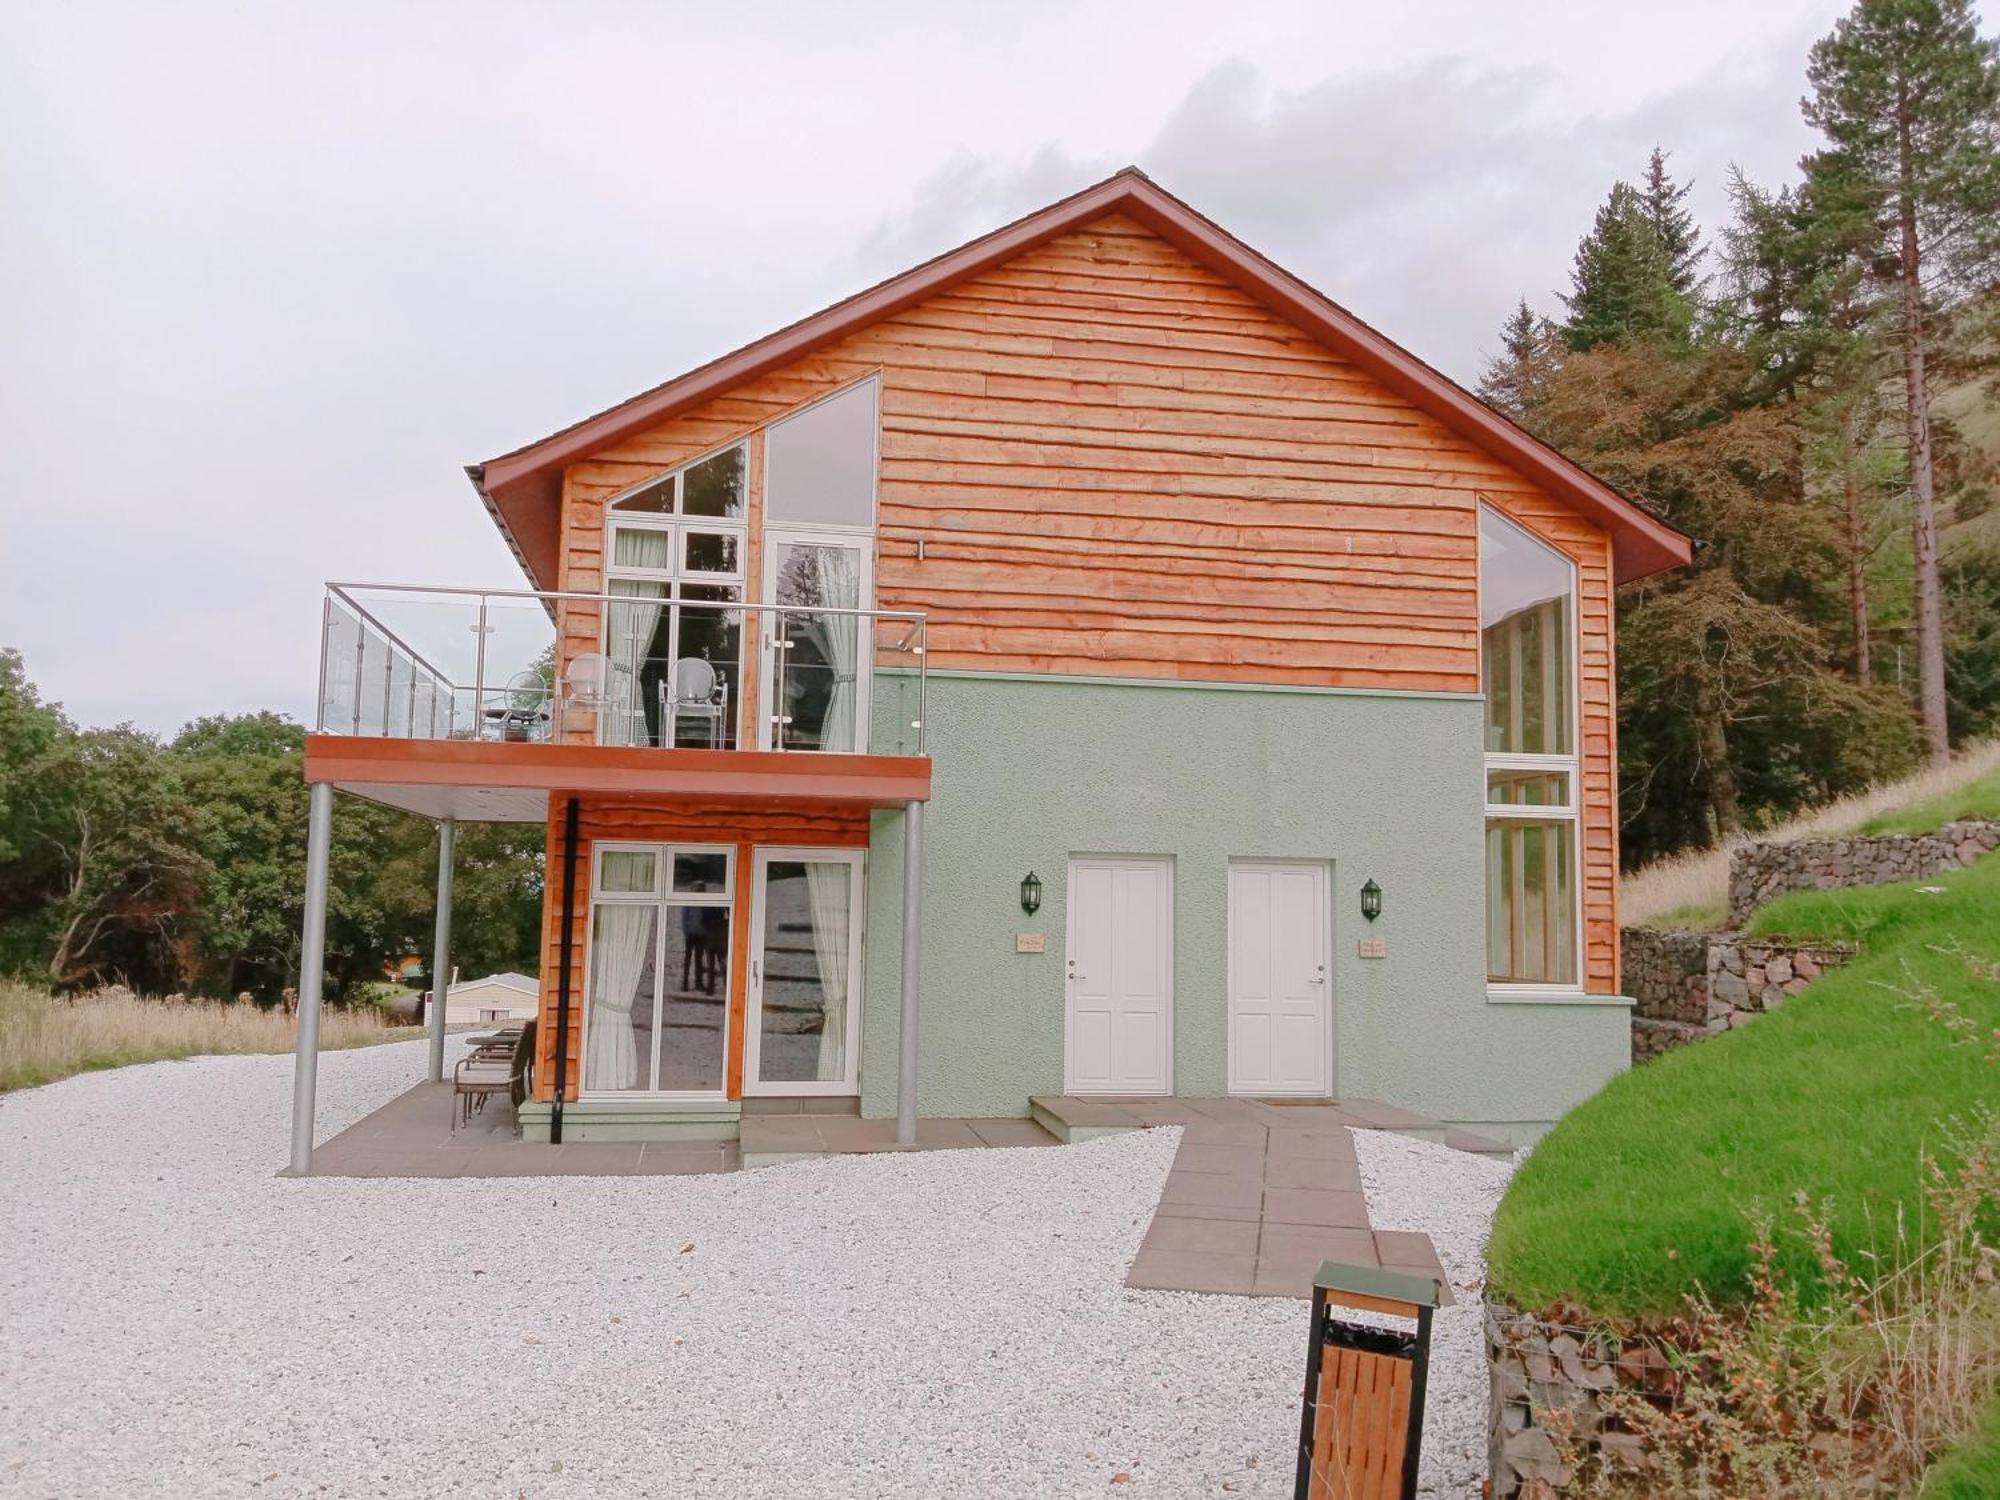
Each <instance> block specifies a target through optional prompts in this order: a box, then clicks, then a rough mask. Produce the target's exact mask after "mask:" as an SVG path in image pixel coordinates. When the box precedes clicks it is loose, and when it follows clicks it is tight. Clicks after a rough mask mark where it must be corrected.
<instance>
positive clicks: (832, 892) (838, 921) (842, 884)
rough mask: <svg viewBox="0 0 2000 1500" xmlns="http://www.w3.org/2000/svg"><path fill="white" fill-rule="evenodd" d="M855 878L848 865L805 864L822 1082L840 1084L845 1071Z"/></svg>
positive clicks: (828, 862)
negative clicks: (819, 1004) (819, 1001)
mask: <svg viewBox="0 0 2000 1500" xmlns="http://www.w3.org/2000/svg"><path fill="white" fill-rule="evenodd" d="M853 876H854V869H853V866H851V865H849V864H846V863H845V862H839V863H836V862H834V861H831V860H819V859H815V860H807V861H806V894H807V897H808V898H809V900H810V901H811V903H812V922H813V960H814V962H815V963H817V964H818V966H819V989H820V994H821V996H822V997H823V998H824V1001H825V1017H826V1019H825V1021H824V1023H823V1025H822V1027H821V1030H820V1034H819V1072H818V1074H817V1075H816V1076H817V1077H818V1079H819V1081H820V1082H821V1083H833V1082H836V1081H838V1080H839V1079H841V1078H843V1077H845V1076H846V1073H847V961H848V941H847V939H848V932H849V929H850V928H851V926H852V913H853V910H854V905H853V890H852V888H853Z"/></svg>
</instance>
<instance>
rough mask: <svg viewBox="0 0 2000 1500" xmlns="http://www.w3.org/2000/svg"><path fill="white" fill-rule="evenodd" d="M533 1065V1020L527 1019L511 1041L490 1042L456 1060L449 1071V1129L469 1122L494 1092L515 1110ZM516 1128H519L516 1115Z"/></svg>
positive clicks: (525, 1091)
mask: <svg viewBox="0 0 2000 1500" xmlns="http://www.w3.org/2000/svg"><path fill="white" fill-rule="evenodd" d="M534 1065H535V1023H534V1022H533V1021H530V1022H528V1023H527V1024H526V1025H524V1026H523V1027H522V1028H521V1034H520V1036H519V1037H518V1038H516V1039H515V1040H514V1041H513V1042H512V1043H511V1044H509V1043H506V1042H490V1043H488V1044H487V1045H485V1046H483V1047H478V1048H475V1049H474V1050H473V1051H472V1052H470V1053H468V1054H467V1055H466V1056H464V1057H462V1058H460V1059H459V1062H458V1066H457V1067H455V1068H453V1069H452V1070H451V1128H452V1129H453V1130H454V1131H456V1130H457V1129H458V1127H459V1126H461V1125H469V1124H471V1123H472V1117H473V1115H475V1114H477V1113H478V1112H480V1111H481V1110H484V1109H485V1108H486V1101H487V1100H488V1099H490V1098H491V1097H492V1096H493V1095H495V1094H505V1095H506V1096H507V1098H508V1101H509V1102H510V1103H511V1104H512V1105H513V1106H514V1108H515V1110H516V1111H517V1112H518V1111H519V1109H520V1107H521V1104H522V1102H523V1101H524V1100H526V1099H527V1097H528V1088H529V1085H530V1082H531V1074H532V1072H533V1069H534ZM515 1123H516V1128H517V1129H518V1128H519V1118H518V1114H517V1117H516V1122H515Z"/></svg>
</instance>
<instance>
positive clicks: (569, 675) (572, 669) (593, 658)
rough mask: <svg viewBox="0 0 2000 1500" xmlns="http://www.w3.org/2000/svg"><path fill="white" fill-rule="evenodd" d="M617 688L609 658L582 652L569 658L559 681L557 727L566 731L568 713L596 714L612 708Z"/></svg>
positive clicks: (595, 652)
mask: <svg viewBox="0 0 2000 1500" xmlns="http://www.w3.org/2000/svg"><path fill="white" fill-rule="evenodd" d="M617 687H618V683H617V674H616V673H614V672H613V670H612V662H611V658H610V657H608V656H606V655H604V654H603V653H602V652H601V651H585V652H583V653H581V654H580V655H577V656H574V657H572V658H571V659H570V663H569V665H568V666H567V667H565V668H564V669H563V674H562V681H561V683H560V684H559V685H558V691H559V694H560V697H559V700H558V703H557V713H558V716H559V724H558V727H559V728H560V729H561V730H563V731H564V732H567V731H568V729H569V727H570V722H569V715H570V710H571V709H580V710H582V711H583V712H585V713H591V714H597V713H601V712H602V711H603V710H604V709H605V708H607V707H611V706H614V705H615V704H616V702H617Z"/></svg>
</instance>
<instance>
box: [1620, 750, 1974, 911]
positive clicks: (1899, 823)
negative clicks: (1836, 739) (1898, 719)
mask: <svg viewBox="0 0 2000 1500" xmlns="http://www.w3.org/2000/svg"><path fill="white" fill-rule="evenodd" d="M1959 817H2000V739H1989V740H1983V741H1980V742H1977V743H1975V744H1971V745H1968V746H1966V747H1965V748H1964V749H1963V750H1961V751H1960V752H1959V753H1958V755H1957V756H1956V757H1954V758H1953V760H1952V762H1951V764H1950V765H1948V766H1942V767H1935V768H1932V769H1929V770H1925V771H1920V772H1918V773H1917V774H1915V775H1913V776H1905V777H1901V778H1898V779H1896V780H1894V781H1885V782H1882V783H1880V784H1879V785H1876V786H1872V787H1870V788H1868V789H1867V790H1866V791H1862V792H1857V793H1855V794H1854V795H1853V796H1849V797H1842V798H1841V799H1839V800H1838V801H1835V802H1830V803H1827V804H1826V805H1825V806H1823V807H1816V808H1813V809H1811V810H1809V811H1807V812H1804V813H1801V814H1800V815H1799V816H1797V817H1795V818H1790V819H1787V820H1786V821H1784V822H1782V823H1778V824H1776V825H1774V826H1772V827H1769V828H1764V829H1760V830H1756V831H1752V832H1747V833H1745V834H1743V835H1742V836H1740V837H1738V838H1734V839H1730V840H1727V841H1726V842H1724V843H1722V844H1720V845H1718V846H1717V847H1715V848H1712V849H1694V850H1690V851H1688V852H1687V853H1684V854H1677V855H1673V856H1671V857H1669V858H1667V859H1662V860H1656V861H1654V862H1653V863H1652V864H1649V865H1646V866H1645V867H1643V868H1642V869H1638V870H1634V871H1631V872H1630V873H1628V874H1627V875H1625V877H1624V878H1623V880H1622V881H1621V882H1620V883H1619V891H1618V905H1619V915H1620V917H1621V919H1622V920H1624V921H1626V922H1628V923H1631V924H1633V925H1635V926H1643V927H1668V928H1673V927H1680V928H1688V929H1692V930H1694V931H1705V930H1708V929H1712V928H1715V927H1719V926H1721V925H1722V922H1723V917H1724V913H1725V911H1726V909H1727V907H1728V904H1729V856H1730V855H1731V854H1732V853H1734V852H1735V851H1736V850H1737V849H1740V848H1742V847H1743V846H1744V845H1745V844H1748V843H1759V842H1765V841H1771V842H1780V843H1782V842H1785V841H1788V840H1791V839H1805V838H1829V837H1837V836H1839V835H1841V834H1847V833H1922V832H1927V831H1928V830H1930V829H1933V828H1937V827H1940V826H1942V825H1943V824H1945V823H1948V822H1950V821H1951V820H1952V819H1954V818H1959Z"/></svg>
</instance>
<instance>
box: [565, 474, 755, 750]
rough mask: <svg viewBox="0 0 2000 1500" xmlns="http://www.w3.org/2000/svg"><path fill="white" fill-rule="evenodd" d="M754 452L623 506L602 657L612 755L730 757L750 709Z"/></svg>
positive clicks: (631, 497)
mask: <svg viewBox="0 0 2000 1500" xmlns="http://www.w3.org/2000/svg"><path fill="white" fill-rule="evenodd" d="M748 470H749V450H748V449H747V447H746V446H745V445H744V444H742V443H738V444H736V445H735V446H734V447H730V448H724V449H723V450H722V451H721V452H719V453H712V454H710V455H709V456H708V457H707V458H704V459H701V460H699V461H698V462H695V463H692V464H689V465H688V466H687V467H686V468H684V469H677V470H675V471H674V472H673V473H671V474H669V475H667V476H666V477H665V478H664V479H658V480H654V481H653V482H652V483H650V484H647V485H645V486H644V487H643V488H641V489H637V490H634V491H632V492H631V493H630V494H627V495H623V496H620V497H619V498H618V499H616V500H613V501H612V502H611V504H610V506H609V507H608V509H607V513H606V521H607V524H608V530H609V532H610V546H611V552H610V556H609V558H608V559H607V560H606V564H607V565H606V569H605V591H606V592H607V593H610V594H616V595H619V596H620V597H621V598H629V599H631V600H632V601H633V602H632V603H630V604H625V603H618V604H613V605H611V606H610V609H609V613H608V617H607V618H606V620H605V622H604V623H605V630H604V651H605V655H606V656H607V657H609V658H610V662H611V681H610V692H609V699H610V704H609V707H608V708H607V709H606V711H605V712H604V714H603V715H602V716H601V719H600V723H601V726H602V727H601V729H600V731H599V732H600V735H601V737H602V739H603V740H604V742H605V743H607V744H613V745H663V746H669V747H673V746H680V747H683V748H693V749H706V750H728V749H733V748H734V747H735V745H736V719H737V712H738V708H739V706H740V705H741V703H742V701H743V693H742V677H743V611H742V610H740V609H734V608H731V607H729V606H732V605H737V604H741V603H742V602H743V567H744V558H745V556H746V554H747V552H748V542H747V539H746V537H745V535H744V512H745V495H746V493H747V491H746V483H747V478H748Z"/></svg>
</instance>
